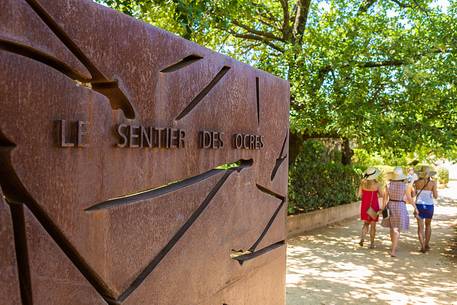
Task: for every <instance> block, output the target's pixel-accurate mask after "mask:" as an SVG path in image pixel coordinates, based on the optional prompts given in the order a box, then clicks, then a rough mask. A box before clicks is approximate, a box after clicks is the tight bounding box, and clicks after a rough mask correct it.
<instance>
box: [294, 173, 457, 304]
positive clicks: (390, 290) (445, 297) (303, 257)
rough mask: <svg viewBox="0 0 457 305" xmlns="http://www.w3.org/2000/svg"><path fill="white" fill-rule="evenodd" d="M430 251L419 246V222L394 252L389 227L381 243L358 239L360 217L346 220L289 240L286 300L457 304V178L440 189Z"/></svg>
mask: <svg viewBox="0 0 457 305" xmlns="http://www.w3.org/2000/svg"><path fill="white" fill-rule="evenodd" d="M439 194H440V198H439V202H438V205H437V206H436V207H435V218H434V220H433V222H432V230H433V231H432V240H431V242H430V246H431V248H432V249H431V251H429V252H427V253H426V254H422V253H420V252H419V242H418V240H417V235H416V234H417V231H416V230H417V223H416V221H415V219H414V218H413V217H412V215H411V214H412V213H411V211H412V209H411V207H410V206H409V207H408V210H409V212H410V221H411V227H410V230H409V231H408V232H406V233H402V235H401V237H400V244H399V249H398V253H397V255H398V257H396V258H391V257H390V256H389V248H390V239H389V233H388V230H387V229H386V228H383V227H381V226H380V225H379V224H378V226H377V229H378V232H377V237H376V248H375V249H373V250H370V249H368V247H367V246H364V247H363V248H361V247H360V246H359V245H358V241H359V236H360V230H361V226H362V224H361V222H360V221H359V220H353V219H352V220H347V221H344V222H341V223H338V224H336V225H331V226H329V227H326V228H321V229H317V230H314V231H310V232H307V233H306V234H305V235H302V236H299V237H296V238H293V239H290V240H289V241H288V244H289V245H288V258H287V265H288V270H287V279H286V281H287V284H286V285H287V305H304V304H312V305H316V304H321V305H324V304H325V305H329V304H377V305H382V304H395V305H402V304H443V305H444V304H446V305H449V304H452V305H457V182H451V183H450V184H449V188H447V189H440V190H439Z"/></svg>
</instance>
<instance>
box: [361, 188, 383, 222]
mask: <svg viewBox="0 0 457 305" xmlns="http://www.w3.org/2000/svg"><path fill="white" fill-rule="evenodd" d="M370 203H371V207H372V208H373V209H374V210H375V211H376V212H377V211H379V210H380V209H379V201H378V191H367V190H362V204H361V205H360V218H361V219H362V220H364V221H378V218H379V217H376V218H375V219H373V218H371V217H370V216H369V215H368V214H367V210H368V208H369V207H370Z"/></svg>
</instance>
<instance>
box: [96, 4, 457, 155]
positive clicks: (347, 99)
mask: <svg viewBox="0 0 457 305" xmlns="http://www.w3.org/2000/svg"><path fill="white" fill-rule="evenodd" d="M98 2H101V3H104V4H106V5H109V6H111V7H113V8H115V9H118V10H120V11H122V12H124V13H127V14H129V15H132V16H134V17H136V18H139V19H142V20H144V21H146V22H149V23H151V24H153V25H155V26H158V27H161V28H164V29H166V30H169V31H171V32H174V33H176V34H178V35H180V36H182V37H184V38H186V39H189V40H192V41H195V42H197V43H199V44H202V45H204V46H207V47H209V48H212V49H214V50H216V51H218V52H222V53H225V54H227V55H230V56H232V57H234V58H236V59H238V60H241V61H244V62H246V63H248V64H251V65H254V66H256V67H258V68H261V69H263V70H265V71H268V72H271V73H273V74H275V75H278V76H280V77H283V78H285V79H287V80H289V81H290V84H291V138H290V149H291V158H292V159H293V158H294V156H295V155H296V153H297V152H298V151H299V149H300V147H301V145H300V144H301V142H302V141H303V140H304V139H308V138H340V139H344V140H345V143H346V146H348V143H349V141H352V142H353V143H355V144H356V145H357V146H358V147H359V148H363V149H366V150H367V151H369V152H378V153H381V154H382V153H386V154H395V153H405V152H418V153H419V154H421V155H423V156H427V155H434V156H444V157H448V158H454V159H457V143H456V139H457V137H456V136H457V129H456V125H457V97H456V93H457V87H456V80H457V57H456V47H457V31H456V30H457V2H456V1H455V0H450V1H447V0H433V1H432V0H412V1H408V0H384V1H380V0H328V1H325V0H323V1H313V0H131V1H130V0H98Z"/></svg>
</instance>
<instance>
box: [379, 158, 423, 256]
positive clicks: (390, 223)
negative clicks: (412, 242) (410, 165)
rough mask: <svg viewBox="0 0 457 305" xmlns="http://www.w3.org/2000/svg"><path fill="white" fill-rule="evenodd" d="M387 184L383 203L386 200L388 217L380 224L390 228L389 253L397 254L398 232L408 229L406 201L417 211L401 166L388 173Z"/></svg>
mask: <svg viewBox="0 0 457 305" xmlns="http://www.w3.org/2000/svg"><path fill="white" fill-rule="evenodd" d="M388 179H389V184H388V185H387V186H386V191H385V192H384V203H386V202H387V205H386V206H387V208H388V209H389V213H390V217H389V218H386V219H385V221H384V220H383V221H382V226H384V227H389V228H390V240H391V241H392V249H391V252H390V255H391V256H392V257H395V256H397V246H398V240H399V239H400V232H401V231H407V230H408V229H409V216H408V211H407V210H406V203H411V204H412V205H413V206H414V210H415V211H417V209H416V206H415V203H414V201H413V200H412V187H410V185H409V184H408V183H407V176H406V175H405V174H404V173H403V169H402V168H401V167H395V168H394V170H393V171H392V172H390V173H388Z"/></svg>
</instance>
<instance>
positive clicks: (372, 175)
mask: <svg viewBox="0 0 457 305" xmlns="http://www.w3.org/2000/svg"><path fill="white" fill-rule="evenodd" d="M380 174H381V171H380V170H379V169H378V168H376V167H369V168H367V170H366V171H365V172H363V178H364V179H365V180H375V179H376V178H378V177H379V175H380Z"/></svg>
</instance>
